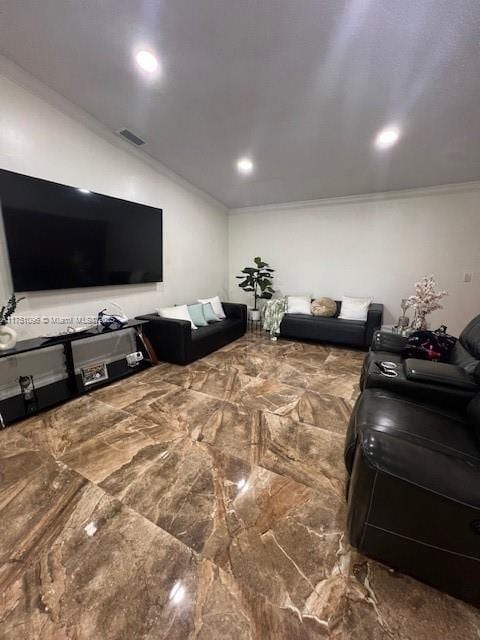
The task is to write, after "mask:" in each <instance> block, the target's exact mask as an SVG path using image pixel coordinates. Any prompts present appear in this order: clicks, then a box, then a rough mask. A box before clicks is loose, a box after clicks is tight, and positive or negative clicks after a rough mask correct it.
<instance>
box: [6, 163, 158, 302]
mask: <svg viewBox="0 0 480 640" xmlns="http://www.w3.org/2000/svg"><path fill="white" fill-rule="evenodd" d="M0 207H1V211H2V217H3V227H4V230H5V239H6V244H7V249H8V255H9V259H10V270H11V274H12V281H13V287H14V290H15V291H19V292H21V291H45V290H50V289H71V288H77V287H98V286H106V285H119V284H138V283H145V282H161V281H162V275H163V274H162V272H163V269H162V265H163V255H162V254H163V252H162V248H163V241H162V209H156V208H154V207H149V206H146V205H143V204H137V203H135V202H128V201H126V200H120V199H118V198H112V197H109V196H104V195H100V194H98V193H93V192H89V191H85V190H81V189H78V188H76V187H68V186H65V185H62V184H57V183H55V182H49V181H47V180H40V179H38V178H32V177H29V176H24V175H21V174H19V173H13V172H11V171H5V170H0Z"/></svg>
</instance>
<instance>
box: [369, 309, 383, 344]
mask: <svg viewBox="0 0 480 640" xmlns="http://www.w3.org/2000/svg"><path fill="white" fill-rule="evenodd" d="M382 320H383V304H378V303H372V304H371V305H370V306H369V308H368V314H367V326H366V327H365V346H366V347H369V346H370V345H371V343H372V338H373V334H374V333H375V331H376V330H377V329H380V327H381V326H382Z"/></svg>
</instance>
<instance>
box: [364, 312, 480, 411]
mask: <svg viewBox="0 0 480 640" xmlns="http://www.w3.org/2000/svg"><path fill="white" fill-rule="evenodd" d="M406 344H407V338H404V337H402V336H398V335H395V334H393V333H388V332H383V331H377V332H376V333H375V334H374V337H373V341H372V346H371V350H370V353H368V355H367V356H366V358H365V362H364V365H363V371H362V377H361V380H360V387H361V388H362V389H366V388H373V387H375V388H382V389H389V390H391V391H394V392H396V393H401V394H405V395H408V396H411V397H413V398H418V399H420V400H428V401H429V402H434V403H439V404H443V405H447V406H451V407H456V406H458V407H462V406H465V405H466V404H467V403H468V402H469V401H470V400H471V399H472V398H473V397H474V396H475V394H476V393H478V392H479V391H480V315H478V316H477V317H476V318H474V319H473V320H472V321H471V322H469V323H468V325H467V326H466V327H465V329H464V330H463V331H462V333H461V334H460V337H459V339H458V340H457V342H456V343H455V346H454V348H453V350H452V352H451V354H450V359H449V362H448V363H443V362H429V361H427V360H418V359H416V358H407V359H405V358H404V356H403V355H402V353H403V350H404V348H405V346H406ZM383 361H389V362H394V363H395V364H396V365H397V374H398V375H397V376H396V377H393V378H389V377H386V376H384V375H382V373H381V371H380V369H379V368H378V366H377V364H376V363H377V362H383Z"/></svg>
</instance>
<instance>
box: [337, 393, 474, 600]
mask: <svg viewBox="0 0 480 640" xmlns="http://www.w3.org/2000/svg"><path fill="white" fill-rule="evenodd" d="M345 464H346V467H347V470H348V472H349V474H351V475H350V481H349V488H348V533H349V538H350V542H351V544H352V545H353V546H355V547H357V548H358V549H359V550H360V551H361V552H362V553H364V554H366V555H367V556H370V557H372V558H374V559H376V560H379V561H380V562H383V563H385V564H388V565H390V566H391V567H393V568H395V569H398V570H400V571H402V572H404V573H407V574H409V575H411V576H413V577H415V578H418V579H420V580H422V581H424V582H426V583H428V584H430V585H432V586H434V587H437V588H439V589H441V590H443V591H446V592H448V593H450V594H451V595H454V596H456V597H459V598H462V599H464V600H466V601H468V602H471V603H473V604H475V605H477V606H480V579H479V577H478V576H479V570H480V394H479V395H477V396H476V397H475V398H474V399H473V400H471V401H470V403H469V404H468V406H467V408H466V409H464V410H459V411H455V410H451V409H447V408H440V407H439V406H436V405H433V404H430V403H427V402H420V401H418V400H413V399H410V398H408V397H407V398H406V397H404V396H401V395H399V394H396V393H393V392H391V391H387V390H385V389H367V390H366V391H364V392H363V393H362V395H361V396H360V398H359V399H358V400H357V403H356V405H355V407H354V410H353V413H352V416H351V420H350V424H349V429H348V433H347V439H346V443H345Z"/></svg>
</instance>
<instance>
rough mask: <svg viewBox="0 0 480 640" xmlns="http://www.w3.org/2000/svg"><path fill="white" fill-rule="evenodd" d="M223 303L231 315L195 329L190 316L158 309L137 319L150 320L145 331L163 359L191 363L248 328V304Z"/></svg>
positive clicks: (178, 362)
mask: <svg viewBox="0 0 480 640" xmlns="http://www.w3.org/2000/svg"><path fill="white" fill-rule="evenodd" d="M222 306H223V310H224V311H225V315H226V316H227V317H226V318H225V319H224V320H220V322H213V323H212V324H209V325H208V327H198V329H192V327H191V325H190V322H188V321H187V320H174V319H171V318H161V317H160V316H159V315H158V313H149V314H147V315H144V316H138V318H137V320H149V323H148V324H147V325H145V327H144V329H143V331H144V333H145V335H146V336H147V338H148V339H149V340H150V342H151V344H152V346H153V348H154V350H155V353H156V354H157V358H158V359H159V360H163V361H165V362H173V363H175V364H189V363H190V362H193V361H194V360H198V358H203V357H204V356H206V355H208V354H209V353H211V352H212V351H215V350H216V349H220V347H223V346H225V345H226V344H228V343H229V342H233V341H234V340H236V339H237V338H240V337H241V336H243V335H244V333H245V332H246V330H247V307H246V305H244V304H233V303H231V302H222Z"/></svg>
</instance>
